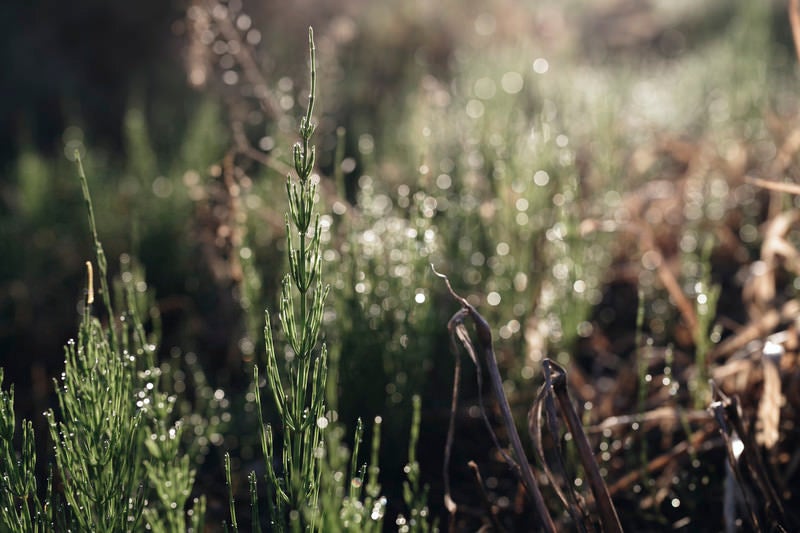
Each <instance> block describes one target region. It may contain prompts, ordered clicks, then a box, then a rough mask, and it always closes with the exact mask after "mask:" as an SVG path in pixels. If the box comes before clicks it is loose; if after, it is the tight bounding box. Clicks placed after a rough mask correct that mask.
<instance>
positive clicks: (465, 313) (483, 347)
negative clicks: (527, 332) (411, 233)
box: [431, 265, 556, 533]
mask: <svg viewBox="0 0 800 533" xmlns="http://www.w3.org/2000/svg"><path fill="white" fill-rule="evenodd" d="M431 269H432V270H433V273H434V274H435V275H436V276H438V277H440V278H442V279H443V280H444V281H445V284H446V285H447V289H448V291H449V292H450V294H451V295H452V296H453V298H455V299H456V300H457V301H458V302H459V303H460V304H461V305H462V306H463V309H461V310H460V311H458V312H457V313H456V314H455V315H454V316H453V318H452V319H451V320H450V325H456V326H458V329H457V330H456V331H457V335H458V337H459V340H460V341H461V343H462V345H463V346H464V349H465V350H467V352H468V353H470V357H472V358H473V359H474V360H475V361H476V362H477V358H476V356H475V353H476V352H475V348H474V345H473V344H472V341H471V339H470V338H469V335H468V334H467V333H466V328H465V326H464V320H465V319H466V318H467V317H469V318H471V319H472V322H473V324H474V326H475V332H476V335H477V339H478V346H479V348H480V352H481V354H482V355H483V357H484V359H485V360H486V365H487V367H488V369H489V376H490V378H491V383H492V387H493V389H494V392H495V395H496V396H497V403H498V405H499V407H500V412H501V414H502V417H503V423H504V425H505V427H506V431H507V432H508V436H509V440H510V441H511V448H512V450H513V452H514V455H515V457H514V460H511V461H509V465H510V466H511V468H512V469H513V470H514V472H515V473H516V474H517V476H518V477H519V478H520V480H521V481H522V484H523V486H524V487H525V491H526V492H527V493H528V495H529V497H530V498H531V499H532V501H533V504H534V506H535V508H536V512H537V518H538V520H537V521H538V522H539V525H540V527H541V528H542V529H543V530H544V531H547V532H553V533H554V532H555V531H556V527H555V524H554V523H553V519H552V518H551V517H550V514H549V512H548V511H547V506H546V505H545V503H544V498H543V497H542V492H541V490H540V489H539V485H538V483H537V482H536V479H535V478H534V476H533V470H532V469H531V466H530V464H529V463H528V459H527V457H526V456H525V452H524V450H523V448H522V441H521V439H520V437H519V432H518V431H517V428H516V425H515V424H514V417H513V415H512V414H511V406H510V405H509V404H508V398H506V395H505V393H504V391H503V380H502V377H501V376H500V369H499V367H498V366H497V357H496V356H495V354H494V348H493V347H492V331H491V327H490V326H489V323H488V322H487V321H486V319H485V318H483V316H481V314H480V313H478V311H477V310H476V309H475V308H474V307H473V306H472V305H470V303H469V302H467V300H466V299H465V298H463V297H462V296H460V295H458V294H457V293H456V292H455V291H454V290H453V287H452V286H451V285H450V280H449V279H448V278H447V276H445V275H444V274H440V273H439V272H437V271H436V269H435V268H434V267H433V265H431ZM451 331H452V330H451ZM451 415H452V413H451ZM484 416H485V415H484ZM491 433H492V438H494V439H495V440H496V436H495V435H494V432H491ZM510 459H511V458H509V457H507V460H510Z"/></svg>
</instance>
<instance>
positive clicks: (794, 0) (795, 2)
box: [789, 0, 800, 61]
mask: <svg viewBox="0 0 800 533" xmlns="http://www.w3.org/2000/svg"><path fill="white" fill-rule="evenodd" d="M789 22H790V23H791V25H792V37H793V39H794V49H795V52H796V53H797V59H798V61H800V0H789Z"/></svg>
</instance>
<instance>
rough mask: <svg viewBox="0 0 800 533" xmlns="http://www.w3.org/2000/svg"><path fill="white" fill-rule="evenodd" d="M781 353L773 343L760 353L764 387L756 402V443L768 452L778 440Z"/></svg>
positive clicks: (781, 402)
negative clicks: (779, 365)
mask: <svg viewBox="0 0 800 533" xmlns="http://www.w3.org/2000/svg"><path fill="white" fill-rule="evenodd" d="M782 353H783V348H782V347H781V346H780V345H778V344H775V343H773V342H767V343H766V345H765V346H764V350H762V352H761V368H762V372H763V375H764V385H763V387H762V391H761V398H760V399H759V401H758V419H757V423H756V442H757V443H758V444H760V445H761V446H764V447H765V448H766V449H768V450H772V449H773V448H774V447H775V445H776V444H777V443H778V439H779V438H780V421H781V405H783V391H782V387H781V375H780V370H779V368H778V361H779V360H780V356H781V354H782Z"/></svg>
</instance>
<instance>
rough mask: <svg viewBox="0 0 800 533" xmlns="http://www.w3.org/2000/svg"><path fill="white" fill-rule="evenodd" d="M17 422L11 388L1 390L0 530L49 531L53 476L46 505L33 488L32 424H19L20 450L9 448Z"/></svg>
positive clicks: (34, 484) (20, 531) (33, 447)
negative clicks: (48, 503)
mask: <svg viewBox="0 0 800 533" xmlns="http://www.w3.org/2000/svg"><path fill="white" fill-rule="evenodd" d="M3 374H4V372H3V369H2V368H1V367H0V384H2V382H3ZM15 427H16V421H15V416H14V386H13V385H11V387H9V389H8V391H4V390H2V389H0V479H2V483H1V484H0V529H1V530H2V531H9V532H19V533H23V532H29V531H32V532H36V533H39V532H44V531H49V530H50V529H51V528H52V526H51V525H50V524H52V520H53V515H52V513H53V506H52V505H47V502H48V501H50V500H51V498H50V495H51V494H52V488H53V485H52V477H51V478H50V479H48V484H47V494H46V499H45V503H44V504H43V503H42V501H41V500H40V499H39V497H38V495H37V487H36V474H35V472H34V469H35V467H36V445H35V441H34V433H33V423H32V422H31V421H30V420H23V421H22V450H21V452H19V453H18V452H17V451H16V450H14V448H13V447H12V441H13V438H14V430H15Z"/></svg>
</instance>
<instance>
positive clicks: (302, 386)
mask: <svg viewBox="0 0 800 533" xmlns="http://www.w3.org/2000/svg"><path fill="white" fill-rule="evenodd" d="M308 42H309V55H310V71H311V86H310V90H309V96H308V107H307V110H306V114H305V116H304V117H303V118H302V119H301V121H300V142H298V143H296V144H295V145H294V148H293V156H294V170H295V172H296V173H297V179H296V180H293V179H292V177H291V175H289V176H287V178H286V193H287V195H288V198H289V213H288V214H287V215H286V219H285V224H286V236H287V241H288V259H289V273H288V274H286V275H285V276H284V278H283V281H282V283H281V299H280V313H279V314H280V321H281V326H282V331H283V334H284V337H285V338H286V340H287V342H288V349H287V355H288V357H287V365H286V366H287V373H288V381H289V383H288V387H287V389H288V390H284V386H283V380H282V378H281V372H280V367H279V365H278V360H277V357H276V354H275V347H274V343H273V337H272V326H271V322H270V317H269V313H268V312H267V313H265V317H266V325H265V327H264V337H265V341H266V353H267V361H266V373H267V382H268V384H269V387H270V389H271V391H272V397H273V400H274V402H275V407H276V408H277V411H278V414H279V416H280V419H281V423H282V429H283V438H282V443H281V447H280V452H281V460H280V466H278V464H277V461H275V460H274V457H275V452H276V446H275V442H274V437H273V431H272V427H271V426H270V425H269V424H264V423H262V424H261V445H262V451H263V453H264V462H265V467H266V476H267V481H268V485H269V493H270V494H269V506H270V525H271V526H272V528H274V529H275V530H277V531H285V530H287V529H291V530H301V529H306V530H311V531H314V530H318V529H319V527H320V523H321V518H320V510H319V494H320V477H321V472H322V468H321V460H322V458H323V456H324V454H325V448H324V446H325V444H324V443H325V441H324V433H325V428H326V427H327V426H328V423H329V420H328V419H327V418H326V417H325V386H326V378H327V361H326V360H327V351H326V347H325V345H322V347H321V348H320V349H319V350H317V341H318V338H319V332H320V326H321V324H322V312H323V308H324V303H325V298H326V296H327V294H328V286H323V284H322V281H321V268H322V257H321V253H320V236H321V227H320V218H319V214H318V213H314V207H315V204H316V202H317V184H316V182H315V181H314V178H313V177H312V173H313V170H314V160H315V153H316V150H315V147H314V146H313V145H312V144H311V137H312V135H313V134H314V130H315V127H316V126H315V124H314V123H313V122H312V112H313V110H314V99H315V93H316V64H315V61H316V59H315V49H314V34H313V31H312V30H311V28H309V32H308ZM293 235H295V236H294V237H293ZM253 373H254V382H255V390H256V404H257V408H258V411H259V412H261V413H263V409H262V405H261V395H260V392H259V387H258V384H259V372H258V366H257V365H256V366H254V369H253ZM226 470H227V472H226V476H227V479H230V462H229V461H228V462H226ZM250 486H251V491H252V489H254V484H253V483H252V482H251V484H250ZM232 498H233V497H232V495H231V502H232ZM251 501H252V502H256V500H255V497H254V495H252V494H251ZM231 522H232V524H233V525H234V530H236V529H238V528H237V526H236V524H237V521H236V516H235V512H234V509H233V505H232V506H231Z"/></svg>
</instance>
